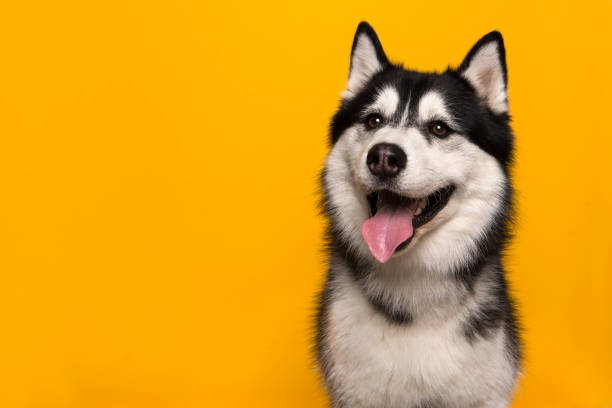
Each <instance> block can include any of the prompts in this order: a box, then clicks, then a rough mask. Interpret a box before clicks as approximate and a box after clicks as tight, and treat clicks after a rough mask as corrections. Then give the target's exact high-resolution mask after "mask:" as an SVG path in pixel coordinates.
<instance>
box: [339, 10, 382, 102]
mask: <svg viewBox="0 0 612 408" xmlns="http://www.w3.org/2000/svg"><path fill="white" fill-rule="evenodd" d="M387 65H389V61H388V60H387V56H386V55H385V52H384V51H383V48H382V45H380V41H379V40H378V36H377V35H376V32H374V29H373V28H372V27H371V26H370V25H369V24H368V23H366V22H365V21H362V22H361V23H360V24H359V26H358V27H357V32H356V33H355V39H354V40H353V48H352V50H351V67H350V70H349V78H348V82H347V84H346V91H344V93H343V95H342V96H343V97H344V98H350V97H352V96H353V95H355V94H356V93H357V92H359V90H361V88H363V86H364V85H365V84H366V83H367V82H368V81H369V80H370V78H372V76H373V75H374V74H375V73H377V72H378V71H382V70H383V69H384V68H385V66H387Z"/></svg>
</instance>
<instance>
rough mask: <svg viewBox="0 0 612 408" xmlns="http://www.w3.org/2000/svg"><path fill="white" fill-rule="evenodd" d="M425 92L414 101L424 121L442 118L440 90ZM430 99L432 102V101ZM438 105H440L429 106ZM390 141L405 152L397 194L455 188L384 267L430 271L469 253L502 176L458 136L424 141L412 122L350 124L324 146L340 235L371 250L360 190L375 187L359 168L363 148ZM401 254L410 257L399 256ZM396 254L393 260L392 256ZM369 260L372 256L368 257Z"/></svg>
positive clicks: (496, 199) (494, 205) (497, 198)
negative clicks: (369, 128) (375, 127)
mask: <svg viewBox="0 0 612 408" xmlns="http://www.w3.org/2000/svg"><path fill="white" fill-rule="evenodd" d="M433 95H435V96H431V97H427V95H425V96H426V97H427V98H426V99H425V100H424V101H425V104H420V106H419V116H421V113H420V112H423V115H425V116H423V117H419V118H418V121H420V122H422V121H426V120H428V118H429V117H430V115H435V116H437V117H444V116H445V115H447V113H446V111H445V110H444V109H443V106H444V105H443V103H439V102H440V101H439V100H437V99H438V97H439V95H438V94H437V93H433ZM433 102H436V103H433ZM434 106H437V107H438V108H439V110H437V111H436V110H433V107H434ZM383 142H386V143H394V144H397V145H398V146H400V147H401V148H402V149H403V150H404V152H406V155H407V156H408V163H407V167H406V169H405V170H404V171H403V172H402V174H401V175H400V178H399V180H398V185H397V188H396V190H397V191H396V192H398V193H401V194H403V195H407V196H410V197H414V198H421V197H426V196H428V195H430V194H431V193H433V192H435V191H436V190H438V189H440V188H442V187H445V186H446V185H449V184H454V185H455V186H456V189H455V192H454V193H453V195H452V197H451V200H450V201H449V203H448V204H447V206H446V207H445V208H444V209H443V210H442V211H440V212H439V213H438V214H437V215H436V217H435V218H434V219H433V220H432V221H431V222H429V223H428V224H427V225H424V226H422V227H420V228H418V229H417V230H416V232H415V236H414V238H413V239H412V242H411V243H410V245H409V246H408V247H407V248H406V249H405V250H403V251H401V252H399V253H397V254H395V255H394V256H393V258H392V259H391V260H390V261H389V262H388V263H387V264H385V265H386V266H388V267H389V268H394V267H395V266H394V265H396V263H398V262H399V263H400V264H399V265H397V268H398V269H402V268H405V267H409V268H411V269H414V268H419V269H426V270H429V271H437V272H440V273H442V271H448V270H449V269H452V268H453V267H455V266H457V265H458V264H459V263H461V262H463V261H464V260H466V259H467V258H471V255H472V254H473V251H475V250H476V240H477V238H478V237H479V236H480V234H481V233H482V231H483V230H484V228H485V226H486V225H488V224H489V223H490V222H491V220H492V218H493V217H494V215H495V213H496V211H497V209H498V208H499V205H500V202H501V197H502V194H503V191H504V180H505V176H504V174H503V171H502V169H501V167H500V165H499V163H498V162H497V161H496V160H495V159H494V158H493V157H492V156H490V155H489V154H487V153H485V152H484V151H483V150H481V149H480V148H479V147H478V146H476V145H475V144H473V143H470V142H469V141H468V140H467V138H465V137H462V136H461V135H457V134H455V135H451V136H449V137H448V138H446V139H437V138H433V139H432V140H431V141H428V140H427V138H426V137H425V136H424V135H423V134H422V133H421V131H420V130H419V129H417V128H416V127H411V128H408V129H404V128H393V127H384V128H382V129H381V130H379V131H377V132H376V133H375V134H374V135H371V134H369V133H367V132H366V131H365V130H364V129H363V127H362V126H361V125H355V126H353V127H351V128H349V129H348V130H347V131H346V132H345V134H344V135H343V136H342V137H341V138H340V140H339V141H338V142H337V143H336V145H335V146H334V147H333V149H332V150H331V152H330V154H329V156H328V158H327V163H326V168H327V172H326V180H325V181H326V183H327V185H328V191H329V198H330V201H331V204H332V207H334V208H339V209H342V211H341V212H339V213H338V214H336V216H337V217H338V218H339V221H340V222H339V225H342V226H343V230H342V234H343V235H344V238H345V240H346V241H347V242H351V243H353V245H355V246H356V247H357V248H359V250H360V252H361V253H362V254H363V255H364V256H368V257H371V256H372V255H371V253H370V251H369V249H368V247H367V245H366V243H365V241H364V239H363V237H362V236H361V224H362V223H363V222H364V221H365V220H366V219H367V218H368V216H369V212H368V211H369V210H368V203H367V200H366V198H365V195H366V194H367V193H369V192H371V191H374V190H375V189H376V187H377V186H378V181H377V180H376V179H375V177H374V176H373V175H372V174H371V173H370V171H369V169H368V168H367V166H366V156H367V152H368V151H369V149H370V148H371V147H372V146H374V145H375V144H377V143H383ZM406 251H410V252H411V253H412V254H411V256H409V257H402V256H401V255H402V254H403V253H405V252H406ZM396 258H397V260H396ZM372 259H374V258H372Z"/></svg>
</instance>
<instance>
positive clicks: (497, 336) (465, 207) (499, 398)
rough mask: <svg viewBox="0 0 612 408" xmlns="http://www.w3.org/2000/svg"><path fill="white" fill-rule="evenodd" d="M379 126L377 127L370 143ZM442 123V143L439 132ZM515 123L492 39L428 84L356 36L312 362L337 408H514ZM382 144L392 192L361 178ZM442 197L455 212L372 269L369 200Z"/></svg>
mask: <svg viewBox="0 0 612 408" xmlns="http://www.w3.org/2000/svg"><path fill="white" fill-rule="evenodd" d="M371 115H377V117H379V118H381V125H380V126H378V127H376V128H375V129H372V128H368V125H367V123H368V122H367V121H368V119H367V118H368V117H371ZM440 122H441V123H444V124H445V125H447V126H448V128H449V129H450V132H449V133H448V134H446V135H445V136H444V137H439V136H436V135H435V134H433V133H432V132H431V124H432V123H440ZM509 122H510V118H509V115H508V102H507V71H506V61H505V50H504V44H503V40H502V36H501V34H499V33H498V32H492V33H489V34H487V35H486V36H484V37H483V38H482V39H481V40H480V41H478V42H477V43H476V45H475V46H474V47H473V48H472V50H471V51H470V52H469V53H468V55H467V57H466V58H465V60H464V61H463V63H462V64H461V66H460V67H459V68H458V69H456V70H455V69H448V70H447V71H446V72H443V73H422V72H416V71H409V70H406V69H404V68H403V67H402V66H400V65H395V64H392V63H390V62H389V61H388V59H387V57H386V56H385V53H384V51H383V48H382V46H381V44H380V42H379V40H378V37H377V36H376V33H375V32H374V30H373V29H372V28H371V27H370V26H369V25H368V24H367V23H361V24H360V25H359V27H358V29H357V32H356V34H355V39H354V42H353V48H352V52H351V64H350V74H349V79H348V83H347V87H346V90H345V91H344V92H343V94H342V101H341V105H340V107H339V109H338V111H337V112H336V114H335V116H334V118H333V120H332V123H331V131H330V133H331V144H332V147H331V151H330V152H329V155H328V157H327V159H326V162H325V168H324V171H323V173H322V177H321V180H322V186H323V196H324V197H323V209H324V212H325V214H326V215H327V217H328V218H329V231H328V245H329V270H328V274H327V280H326V282H325V286H324V288H323V291H322V294H321V299H320V307H319V311H318V316H317V337H316V351H317V358H318V362H319V365H320V367H321V371H322V375H323V379H324V382H325V384H326V387H327V389H328V392H329V395H330V399H331V402H332V406H333V407H335V408H347V407H348V408H360V407H364V408H365V407H368V408H378V407H381V408H382V407H385V408H425V407H429V408H434V407H435V408H453V407H457V408H459V407H473V408H475V407H491V408H501V407H507V406H508V405H509V403H510V400H511V397H512V393H513V389H514V388H515V383H516V378H517V375H518V372H519V367H520V364H519V363H520V343H519V338H518V333H517V323H516V318H515V312H514V307H513V303H512V301H511V299H510V297H509V295H508V289H507V285H506V279H505V276H504V270H503V266H502V255H501V254H502V251H503V250H504V246H505V244H506V241H507V239H508V235H509V234H508V227H509V223H510V218H511V210H512V185H511V180H510V178H509V166H510V164H511V160H512V151H513V136H512V131H511V128H510V125H509ZM379 143H387V144H393V145H396V146H398V147H399V148H400V149H401V150H402V151H403V152H405V154H406V157H407V162H406V165H405V168H404V169H403V170H402V171H401V172H400V173H399V174H398V175H397V176H396V177H394V178H393V179H391V180H385V181H381V180H380V179H378V178H377V177H376V176H375V175H373V174H372V172H371V171H369V169H368V166H367V164H366V156H367V154H368V151H369V150H370V149H371V148H372V146H374V145H376V144H379ZM451 186H452V187H451ZM445 187H448V188H452V193H451V194H450V198H448V202H446V204H445V205H442V204H441V206H442V208H441V209H437V210H436V211H438V212H436V213H435V215H433V218H432V219H430V220H428V221H427V222H426V223H425V224H424V225H421V226H419V227H418V228H416V230H415V232H414V235H413V236H412V237H411V238H410V239H409V240H408V241H407V242H404V244H403V245H401V246H400V247H398V249H397V250H396V252H395V253H394V254H393V256H392V257H391V259H389V260H388V261H387V262H385V263H380V262H378V261H377V260H376V259H375V258H374V257H373V255H372V253H371V252H370V250H369V248H368V245H367V244H366V242H365V240H364V238H363V237H362V234H361V226H362V224H363V223H364V221H366V220H367V219H368V218H369V217H370V216H371V204H370V203H369V202H368V196H369V195H370V194H372V193H374V192H377V191H381V190H388V191H391V192H392V193H394V194H397V195H400V196H405V197H410V198H414V199H419V198H423V197H432V196H434V195H435V194H434V193H435V192H437V191H438V190H440V189H441V188H445ZM430 199H432V200H433V199H435V197H434V198H430Z"/></svg>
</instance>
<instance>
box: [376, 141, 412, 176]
mask: <svg viewBox="0 0 612 408" xmlns="http://www.w3.org/2000/svg"><path fill="white" fill-rule="evenodd" d="M406 162H407V157H406V153H404V151H403V150H402V149H400V147H399V146H398V145H395V144H390V143H379V144H376V145H374V146H372V148H371V149H370V151H369V152H368V156H367V158H366V164H367V166H368V168H369V169H370V172H371V173H372V174H373V175H375V176H376V177H378V178H379V179H381V180H385V179H389V178H391V177H395V176H396V175H397V174H398V173H399V172H400V171H402V170H403V169H404V168H406Z"/></svg>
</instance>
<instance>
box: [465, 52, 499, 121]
mask: <svg viewBox="0 0 612 408" xmlns="http://www.w3.org/2000/svg"><path fill="white" fill-rule="evenodd" d="M462 75H463V76H464V77H465V78H466V79H467V80H468V81H469V82H470V83H471V84H472V86H473V87H474V88H475V89H476V92H477V93H478V95H479V96H480V97H481V98H483V99H484V100H485V101H486V102H487V105H489V108H491V110H492V111H493V112H495V113H503V112H508V95H507V93H506V82H505V80H504V73H503V68H502V66H501V63H500V59H499V49H498V45H497V43H496V42H490V43H489V44H486V45H483V46H482V47H481V48H480V49H479V50H478V52H477V53H476V55H474V57H473V58H472V60H471V61H470V64H469V66H468V67H467V69H466V70H465V71H464V72H463V74H462Z"/></svg>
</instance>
